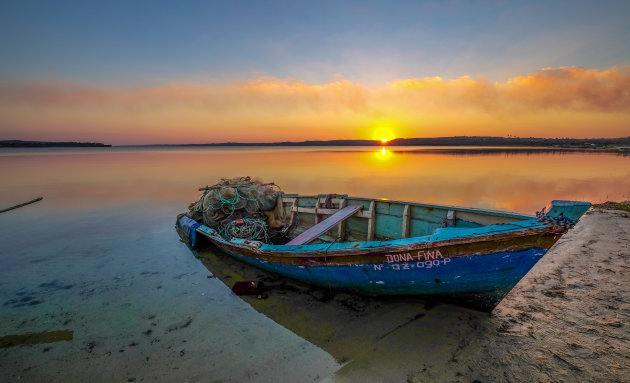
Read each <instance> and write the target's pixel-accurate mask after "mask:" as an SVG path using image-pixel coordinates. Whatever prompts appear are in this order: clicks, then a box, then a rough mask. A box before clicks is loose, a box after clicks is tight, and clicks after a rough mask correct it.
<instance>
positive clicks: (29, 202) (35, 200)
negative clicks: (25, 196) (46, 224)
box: [0, 197, 44, 213]
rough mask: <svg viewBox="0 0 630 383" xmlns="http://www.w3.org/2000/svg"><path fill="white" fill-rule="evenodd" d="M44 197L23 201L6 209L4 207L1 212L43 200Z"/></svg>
mask: <svg viewBox="0 0 630 383" xmlns="http://www.w3.org/2000/svg"><path fill="white" fill-rule="evenodd" d="M43 199H44V197H37V198H35V199H34V200H30V201H28V202H24V203H21V204H19V205H15V206H11V207H9V208H6V209H2V210H0V213H4V212H7V211H9V210H13V209H17V208H18V207H22V206H26V205H30V204H32V203H35V202H37V201H41V200H43Z"/></svg>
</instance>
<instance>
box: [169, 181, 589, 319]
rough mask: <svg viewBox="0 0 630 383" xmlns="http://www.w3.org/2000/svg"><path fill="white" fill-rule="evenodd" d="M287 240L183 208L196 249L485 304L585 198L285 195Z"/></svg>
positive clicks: (182, 222) (297, 274) (305, 274)
mask: <svg viewBox="0 0 630 383" xmlns="http://www.w3.org/2000/svg"><path fill="white" fill-rule="evenodd" d="M282 201H283V207H284V209H285V212H286V213H287V216H290V217H291V218H290V219H291V224H292V226H293V227H294V229H293V233H294V236H293V238H292V239H291V240H290V241H288V242H287V243H286V244H267V243H262V242H259V241H251V240H244V239H238V238H234V239H232V240H226V239H225V238H223V237H222V236H221V235H220V234H219V233H218V232H217V231H216V230H213V229H212V228H210V227H208V226H206V225H204V224H202V223H200V222H196V221H194V220H192V219H190V218H188V217H187V216H180V217H179V218H178V220H177V223H176V228H177V229H178V232H179V233H180V235H181V236H182V238H183V239H184V240H185V241H186V242H187V243H188V244H189V245H190V246H191V247H193V248H195V247H200V246H203V244H204V243H208V242H209V243H210V244H212V245H214V246H216V247H218V248H220V249H221V250H223V251H225V252H226V253H228V254H230V255H231V256H233V257H235V258H237V259H239V260H241V261H243V262H246V263H248V264H251V265H253V266H256V267H259V268H261V269H265V270H267V271H271V272H275V273H279V274H282V275H284V276H287V277H290V278H295V279H298V280H300V281H303V282H306V283H309V284H314V285H318V286H323V287H327V288H333V289H343V290H349V291H353V292H359V293H366V294H370V295H420V296H437V297H446V298H449V300H451V301H452V300H453V299H454V298H455V299H457V300H458V301H461V302H462V303H463V304H466V305H473V306H475V307H477V308H480V309H482V310H488V311H489V310H492V308H494V307H495V306H496V305H497V304H498V303H499V302H500V301H501V299H503V297H504V296H505V295H506V294H507V293H508V292H509V291H510V290H511V289H512V288H513V287H514V286H515V285H516V284H517V283H518V282H519V281H520V280H521V278H522V277H523V276H524V275H525V274H526V273H527V272H528V271H529V270H530V269H531V268H532V267H533V266H534V264H536V262H537V261H538V260H539V259H540V258H541V257H542V256H543V255H544V254H545V253H546V252H547V250H549V248H551V246H553V244H554V243H555V242H556V241H557V240H558V239H559V238H560V236H562V234H564V233H565V232H566V231H567V230H569V228H571V227H572V226H573V225H574V224H575V223H576V222H577V221H578V220H579V218H580V217H581V216H582V215H583V214H584V213H585V212H586V211H587V210H588V209H589V207H590V203H588V202H578V201H552V202H551V203H550V204H549V205H548V206H547V207H545V208H544V209H543V210H542V211H540V212H538V213H537V214H536V215H524V214H517V213H508V212H500V211H491V210H481V209H474V208H459V207H452V206H440V205H429V204H421V203H411V202H402V201H390V200H383V199H369V198H356V197H348V196H345V195H317V196H299V195H295V194H283V196H282Z"/></svg>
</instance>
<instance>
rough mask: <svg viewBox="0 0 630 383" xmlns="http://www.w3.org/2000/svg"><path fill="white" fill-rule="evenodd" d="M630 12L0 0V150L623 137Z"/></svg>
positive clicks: (629, 8)
mask: <svg viewBox="0 0 630 383" xmlns="http://www.w3.org/2000/svg"><path fill="white" fill-rule="evenodd" d="M628 15H630V1H515V2H510V1H435V2H434V1H415V2H411V1H387V2H386V1H382V2H370V1H356V2H355V1H313V2H302V1H216V2H211V1H208V2H167V1H74V2H69V1H29V0H23V1H9V0H0V52H2V53H1V55H2V59H0V140H6V139H21V140H45V141H94V142H104V143H110V144H115V145H118V144H154V143H205V142H225V141H240V142H254V141H261V142H271V141H284V140H292V141H301V140H306V139H323V140H327V139H381V138H382V137H386V138H389V139H391V138H396V137H438V136H453V135H492V136H507V135H514V136H521V137H530V136H536V137H577V138H589V137H621V136H630V43H629V41H630V16H628Z"/></svg>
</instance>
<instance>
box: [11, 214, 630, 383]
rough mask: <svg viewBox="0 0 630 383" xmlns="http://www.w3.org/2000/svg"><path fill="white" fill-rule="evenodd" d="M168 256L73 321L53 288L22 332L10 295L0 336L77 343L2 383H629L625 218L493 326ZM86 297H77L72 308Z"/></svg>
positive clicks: (575, 241) (17, 367) (586, 225)
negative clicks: (239, 284)
mask: <svg viewBox="0 0 630 383" xmlns="http://www.w3.org/2000/svg"><path fill="white" fill-rule="evenodd" d="M170 230H172V229H170ZM173 231H174V230H173ZM170 234H174V233H172V232H171V233H167V232H162V231H156V232H155V233H154V234H153V235H151V236H155V241H159V240H160V238H161V237H163V236H164V235H170ZM148 239H149V240H151V237H149V238H148ZM170 241H171V240H169V242H170ZM173 242H174V244H175V245H177V246H174V247H173V248H171V249H165V250H166V254H177V256H172V257H171V258H166V259H172V261H171V264H170V265H168V266H167V267H168V268H170V269H173V271H172V275H171V274H170V273H169V272H166V271H164V270H162V269H160V270H159V271H160V272H159V273H158V272H157V271H154V272H152V273H149V274H147V272H148V271H151V269H152V267H153V268H155V266H150V265H151V263H150V260H149V258H147V259H146V260H143V262H144V265H142V266H138V268H137V270H136V271H134V272H133V273H132V272H130V273H129V274H128V275H122V276H115V277H114V278H117V279H115V280H113V281H112V283H113V284H112V285H111V288H113V289H115V291H114V292H111V293H110V292H105V291H103V292H101V293H102V294H105V293H107V294H110V295H107V298H106V299H105V298H103V300H101V301H97V302H98V305H96V304H93V306H91V307H93V310H88V311H85V310H84V311H82V312H81V315H78V314H76V313H74V311H76V310H74V309H72V308H71V307H68V305H67V304H64V299H65V300H67V299H69V298H70V297H71V295H67V296H66V295H63V294H70V293H71V292H72V291H73V290H74V288H67V287H68V286H66V284H64V283H62V282H59V283H57V284H56V285H55V286H52V287H51V286H49V285H46V286H44V288H46V289H51V288H55V289H56V290H55V291H59V294H61V295H60V298H59V300H58V301H55V304H54V305H52V304H51V305H50V306H47V307H45V308H43V309H42V314H41V315H39V316H37V317H36V318H35V315H33V316H28V317H23V315H20V314H19V310H20V309H22V308H21V307H16V308H11V307H9V306H10V305H12V304H14V305H20V304H21V302H20V299H18V296H16V297H15V298H12V299H10V300H6V301H5V304H7V305H5V310H7V312H14V313H15V314H11V315H12V316H11V317H8V318H9V319H10V321H7V322H5V323H4V325H3V326H2V328H3V330H4V331H3V334H2V335H7V334H17V333H21V332H24V333H26V332H37V331H53V330H64V329H68V328H72V329H74V330H75V334H74V338H73V339H72V340H70V341H67V340H65V341H59V342H56V343H42V344H33V345H24V346H17V347H10V348H3V349H0V361H2V365H3V370H4V373H5V376H7V377H10V378H9V379H8V380H9V381H16V380H22V381H59V382H61V381H81V380H86V379H88V380H90V381H190V382H206V381H210V382H218V381H221V382H278V381H283V382H284V381H287V382H292V381H296V382H297V381H313V382H317V381H325V382H475V381H477V382H516V381H540V382H547V381H558V382H560V381H565V382H573V381H580V382H582V381H584V382H590V381H597V382H603V381H606V382H627V381H630V380H629V379H630V378H628V377H629V376H630V368H629V366H630V329H629V328H628V323H629V321H628V319H629V318H630V279H629V278H628V277H627V273H628V268H629V267H630V266H628V260H629V258H630V214H628V213H626V212H620V211H598V210H591V211H589V212H588V213H587V214H586V215H585V216H584V217H583V218H582V219H581V220H580V222H579V223H578V224H577V225H576V227H575V228H573V229H572V230H571V231H570V232H569V233H567V234H566V235H565V236H563V237H562V238H561V239H560V241H559V242H558V243H557V244H556V245H555V246H554V247H553V248H552V249H551V251H550V252H549V253H548V254H547V255H545V256H544V257H543V258H542V259H541V260H540V261H539V262H538V264H537V265H536V266H535V267H534V269H532V270H531V271H530V273H528V275H527V276H526V277H525V278H524V279H523V280H522V281H521V282H520V283H519V284H518V285H517V286H516V287H515V288H514V290H512V292H510V294H509V295H508V296H507V297H506V298H505V299H504V300H503V301H502V302H501V304H500V305H499V306H498V307H497V308H496V309H495V310H494V311H493V312H492V313H491V314H487V313H482V312H477V311H473V310H469V309H466V308H462V307H458V306H454V305H449V304H445V303H436V302H427V301H423V300H419V299H376V298H369V297H365V296H357V295H351V294H346V293H339V292H331V291H327V290H326V289H317V288H312V287H310V286H306V285H302V284H299V283H296V282H293V281H290V280H287V279H285V278H281V277H278V276H276V275H272V274H268V273H264V272H262V271H260V270H258V269H255V268H251V267H249V266H247V265H244V264H242V263H240V262H237V261H234V260H232V258H230V257H228V256H225V255H222V254H218V253H213V252H209V251H204V252H201V253H199V254H198V255H200V256H201V258H200V260H201V261H202V262H203V265H205V266H206V268H207V270H206V268H204V267H203V266H201V265H200V264H199V261H198V260H196V259H195V258H194V257H193V256H192V255H191V254H190V252H188V250H187V249H186V248H185V247H184V245H183V244H177V243H176V241H173ZM157 243H161V242H156V244H157ZM178 249H181V250H182V251H181V253H180V250H178ZM130 253H135V254H137V251H136V250H134V251H131V250H130ZM180 254H181V255H180ZM134 270H135V269H134ZM156 270H157V269H156ZM208 270H209V271H208ZM167 277H168V279H169V280H170V282H168V281H167V279H165V278H167ZM238 280H259V281H263V282H264V283H266V284H267V286H268V287H270V288H269V289H268V290H267V291H265V292H264V293H263V294H262V295H261V296H260V297H259V296H243V297H237V296H235V295H234V294H233V293H231V292H230V291H229V288H228V287H230V286H231V285H232V284H233V283H234V282H235V281H238ZM121 286H122V287H121ZM124 286H127V287H124ZM156 286H157V287H156ZM161 286H165V288H161ZM66 288H67V289H66ZM93 290H94V289H91V288H90V286H89V285H86V286H83V287H81V294H83V295H82V297H85V298H83V299H84V300H82V301H81V302H82V303H81V304H82V305H86V304H90V303H89V302H91V300H90V299H88V298H87V296H86V294H95V297H96V296H97V295H98V294H99V291H98V289H97V291H93ZM133 294H137V295H139V296H133ZM19 297H21V295H20V296H19ZM11 300H14V301H15V302H13V303H7V302H10V301H11ZM50 301H51V302H53V301H52V296H51V297H50ZM161 301H164V302H171V303H170V304H169V306H165V305H162V304H161V303H160V302H161ZM132 302H133V303H132ZM138 302H144V303H138ZM25 303H26V304H27V305H28V302H25ZM46 304H47V302H44V303H43V304H41V305H38V306H35V307H40V306H45V305H46ZM123 314H124V315H123Z"/></svg>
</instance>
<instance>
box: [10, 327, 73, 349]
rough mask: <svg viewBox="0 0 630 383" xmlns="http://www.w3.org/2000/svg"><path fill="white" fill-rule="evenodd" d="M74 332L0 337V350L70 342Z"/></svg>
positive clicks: (63, 331)
mask: <svg viewBox="0 0 630 383" xmlns="http://www.w3.org/2000/svg"><path fill="white" fill-rule="evenodd" d="M73 335H74V330H58V331H44V332H29V333H26V334H17V335H5V336H2V337H0V348H6V347H14V346H21V345H25V344H39V343H53V342H61V341H64V340H72V337H73Z"/></svg>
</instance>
